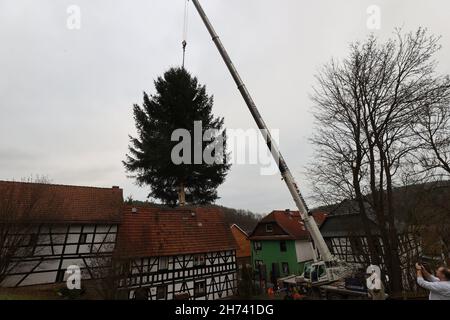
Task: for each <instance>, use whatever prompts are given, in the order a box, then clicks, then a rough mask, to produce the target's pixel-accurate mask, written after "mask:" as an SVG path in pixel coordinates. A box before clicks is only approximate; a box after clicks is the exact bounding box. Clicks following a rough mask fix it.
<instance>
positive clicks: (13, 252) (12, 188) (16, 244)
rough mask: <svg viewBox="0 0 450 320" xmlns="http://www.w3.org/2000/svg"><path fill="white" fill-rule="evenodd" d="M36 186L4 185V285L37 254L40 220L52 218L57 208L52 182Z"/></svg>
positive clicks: (0, 191)
mask: <svg viewBox="0 0 450 320" xmlns="http://www.w3.org/2000/svg"><path fill="white" fill-rule="evenodd" d="M31 181H32V180H28V182H31ZM35 182H36V183H35V184H33V185H32V186H26V187H25V186H24V185H23V184H20V183H15V182H4V183H2V184H1V185H0V284H1V283H2V282H3V281H4V280H5V278H6V277H7V275H8V274H10V273H11V272H13V271H14V270H15V269H16V268H17V267H19V265H20V264H21V263H22V262H23V261H24V259H26V258H27V257H30V256H32V255H33V254H35V253H36V250H37V249H36V245H37V244H38V238H37V236H36V234H37V233H36V230H37V229H38V227H39V223H40V220H41V219H44V218H48V217H49V216H50V215H51V214H52V213H54V212H55V209H56V207H57V204H56V202H55V201H54V200H53V199H52V196H51V193H50V192H49V185H48V180H47V179H45V178H38V179H37V180H36V181H35Z"/></svg>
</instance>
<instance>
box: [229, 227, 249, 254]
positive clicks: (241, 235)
mask: <svg viewBox="0 0 450 320" xmlns="http://www.w3.org/2000/svg"><path fill="white" fill-rule="evenodd" d="M230 229H231V232H232V234H233V237H234V240H236V243H237V245H238V249H237V251H236V257H237V258H243V257H250V256H251V249H250V240H249V239H248V234H247V233H246V232H245V231H244V230H242V229H241V228H240V227H239V226H238V225H237V224H233V225H232V226H231V227H230Z"/></svg>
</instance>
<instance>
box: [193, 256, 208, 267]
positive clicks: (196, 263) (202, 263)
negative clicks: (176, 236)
mask: <svg viewBox="0 0 450 320" xmlns="http://www.w3.org/2000/svg"><path fill="white" fill-rule="evenodd" d="M199 260H200V261H199ZM205 265H206V255H205V254H195V255H194V267H203V266H205Z"/></svg>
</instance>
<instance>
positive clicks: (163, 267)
mask: <svg viewBox="0 0 450 320" xmlns="http://www.w3.org/2000/svg"><path fill="white" fill-rule="evenodd" d="M161 261H167V262H166V264H165V265H164V266H162V265H161ZM169 264H170V263H169V257H167V256H161V257H159V258H158V271H167V270H169Z"/></svg>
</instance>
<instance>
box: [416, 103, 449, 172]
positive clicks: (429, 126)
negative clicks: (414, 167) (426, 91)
mask: <svg viewBox="0 0 450 320" xmlns="http://www.w3.org/2000/svg"><path fill="white" fill-rule="evenodd" d="M439 97H440V98H441V100H440V101H439V103H430V104H429V105H426V106H424V108H423V111H422V116H421V118H420V121H419V122H418V123H417V124H415V126H414V130H415V132H416V134H417V136H418V137H419V138H420V139H421V141H422V145H421V148H422V149H421V151H422V152H421V153H420V154H419V156H418V160H419V162H420V164H421V165H422V166H423V168H424V169H425V170H432V171H437V172H439V171H443V172H444V174H446V175H450V96H449V95H448V94H442V95H439Z"/></svg>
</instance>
